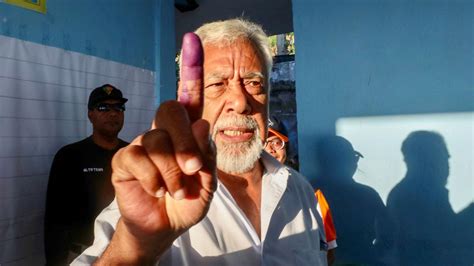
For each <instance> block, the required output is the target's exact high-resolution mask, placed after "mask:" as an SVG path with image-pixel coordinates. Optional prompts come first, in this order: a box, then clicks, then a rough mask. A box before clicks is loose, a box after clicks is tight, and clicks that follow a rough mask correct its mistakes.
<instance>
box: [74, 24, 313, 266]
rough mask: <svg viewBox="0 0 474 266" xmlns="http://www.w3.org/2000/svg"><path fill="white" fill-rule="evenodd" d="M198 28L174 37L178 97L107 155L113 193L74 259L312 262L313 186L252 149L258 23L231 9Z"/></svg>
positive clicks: (259, 127)
mask: <svg viewBox="0 0 474 266" xmlns="http://www.w3.org/2000/svg"><path fill="white" fill-rule="evenodd" d="M196 34H197V35H195V34H192V33H190V34H186V35H185V37H184V39H183V51H182V62H181V80H180V85H179V88H178V101H168V102H165V103H163V104H161V106H160V107H159V109H158V111H157V113H156V116H155V121H154V123H153V126H152V129H151V130H150V131H149V132H147V133H146V134H144V135H142V136H139V137H137V138H136V139H135V140H134V141H133V142H132V144H131V145H130V146H128V147H127V148H124V149H122V150H120V151H119V152H118V153H117V155H116V156H115V157H114V160H113V162H112V165H113V176H112V180H113V183H114V187H115V190H116V201H114V202H113V203H112V204H111V205H110V206H109V207H108V208H107V209H105V210H104V212H102V214H101V215H100V216H99V217H98V218H97V221H96V230H95V232H96V240H95V242H94V245H93V246H92V247H90V248H89V249H88V250H86V251H85V252H84V253H83V254H82V255H81V256H80V257H78V258H77V259H76V260H75V262H74V263H73V264H81V263H92V262H93V261H95V262H96V263H98V264H110V265H114V264H158V265H320V261H319V248H320V247H319V234H318V223H319V224H321V223H320V222H321V221H320V218H319V216H318V214H317V210H316V207H315V206H316V200H315V197H314V194H313V191H312V188H311V186H310V185H309V184H308V183H307V182H306V181H305V180H304V178H303V177H302V176H300V175H299V174H298V173H296V172H293V171H292V170H288V169H287V168H285V167H283V166H282V165H281V164H280V163H278V162H277V161H276V160H275V159H273V158H272V157H271V156H270V155H268V154H267V153H265V152H262V151H263V142H264V141H265V139H266V133H267V132H266V131H267V129H266V121H267V101H268V98H267V97H268V95H269V71H270V67H271V55H270V50H269V47H268V41H267V37H266V35H265V33H264V32H263V30H262V29H261V27H260V26H258V25H256V24H254V23H251V22H248V21H244V20H241V19H233V20H226V21H221V22H214V23H209V24H206V25H204V26H202V27H201V28H199V29H198V30H197V31H196ZM198 36H199V37H198ZM201 43H202V48H201ZM202 54H204V56H202ZM211 139H212V140H211Z"/></svg>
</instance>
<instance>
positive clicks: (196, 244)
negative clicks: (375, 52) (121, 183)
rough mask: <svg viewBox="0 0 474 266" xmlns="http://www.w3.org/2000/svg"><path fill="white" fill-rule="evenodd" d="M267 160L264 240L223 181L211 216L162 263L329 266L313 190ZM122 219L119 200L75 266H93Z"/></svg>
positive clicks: (103, 215) (184, 236)
mask: <svg viewBox="0 0 474 266" xmlns="http://www.w3.org/2000/svg"><path fill="white" fill-rule="evenodd" d="M261 161H262V163H263V165H264V167H265V174H264V175H263V179H262V197H261V240H260V238H259V236H258V235H257V233H256V231H255V229H254V228H253V226H252V224H251V223H250V221H249V220H248V219H247V217H246V216H245V214H244V212H243V211H242V210H241V209H240V208H239V206H238V205H237V203H236V202H235V200H234V199H233V198H232V196H231V194H230V193H229V191H228V190H227V189H226V188H225V187H224V185H223V184H222V183H220V182H218V187H217V190H216V192H215V193H214V198H213V200H212V202H211V205H210V208H209V212H208V213H207V215H206V217H205V218H204V219H203V220H202V221H201V222H199V223H198V224H196V225H194V226H193V227H191V228H190V229H189V230H188V231H187V232H185V233H184V234H182V235H181V236H180V237H179V238H177V239H176V240H175V241H174V242H173V245H172V246H171V247H170V248H169V249H168V250H167V251H166V252H165V253H163V255H162V256H161V258H160V261H159V262H157V263H156V265H192V266H194V265H324V264H325V263H324V262H321V261H320V254H321V252H320V233H319V230H318V229H319V225H318V222H319V224H322V222H321V220H320V217H319V215H318V213H317V210H316V198H315V196H314V192H313V189H312V188H311V186H310V185H309V183H308V182H307V181H306V180H305V179H304V177H303V176H301V175H300V174H299V173H297V172H296V171H294V170H292V169H290V168H287V167H285V166H283V165H282V164H280V163H279V162H278V161H276V160H275V159H274V158H273V157H271V156H270V155H269V154H267V153H266V152H263V153H262V158H261ZM119 218H120V212H119V209H118V206H117V203H116V201H115V200H114V201H113V202H112V203H111V204H110V206H108V207H107V208H106V209H104V211H103V212H102V213H101V214H100V215H99V216H98V217H97V219H96V223H95V229H94V231H95V240H94V244H93V245H92V246H91V247H89V248H88V249H87V250H85V251H84V253H83V254H81V255H80V256H79V257H78V258H76V260H75V261H74V262H73V263H72V265H83V264H92V263H93V261H95V260H96V259H97V258H98V257H99V256H100V255H101V254H102V253H103V252H104V250H105V248H106V247H107V245H108V243H109V242H110V239H111V238H112V235H113V233H114V231H115V226H116V224H117V222H118V220H119Z"/></svg>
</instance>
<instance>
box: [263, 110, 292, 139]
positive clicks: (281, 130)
mask: <svg viewBox="0 0 474 266" xmlns="http://www.w3.org/2000/svg"><path fill="white" fill-rule="evenodd" d="M268 131H269V132H270V133H272V134H274V135H276V136H277V137H279V138H280V139H282V140H283V141H284V142H288V133H287V132H286V129H285V127H284V126H283V123H281V122H280V120H279V119H278V118H277V117H276V116H270V117H269V118H268Z"/></svg>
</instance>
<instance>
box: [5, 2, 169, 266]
mask: <svg viewBox="0 0 474 266" xmlns="http://www.w3.org/2000/svg"><path fill="white" fill-rule="evenodd" d="M47 8H48V11H47V13H46V14H40V13H35V12H32V11H29V10H24V9H21V8H18V7H15V6H10V5H7V4H5V3H0V124H1V127H0V147H1V149H0V169H1V170H0V264H1V265H40V264H44V257H43V215H44V203H45V192H46V185H47V181H48V173H49V167H50V165H51V161H52V158H53V156H54V154H55V152H56V151H57V150H58V149H59V148H60V147H61V146H63V145H64V144H67V143H70V142H73V141H77V140H80V139H82V138H84V137H86V136H88V135H90V134H91V132H92V130H91V126H90V123H89V121H88V120H87V116H86V113H87V108H86V102H87V97H88V95H89V93H90V91H91V90H92V89H93V88H95V87H97V86H99V85H101V84H103V83H111V84H114V85H116V86H117V87H118V88H120V89H122V91H123V93H124V95H125V97H127V98H129V102H128V103H127V111H126V114H125V126H124V129H123V130H122V131H121V133H120V137H121V138H122V139H125V140H128V141H130V140H131V139H132V138H133V137H134V136H136V135H137V134H138V133H140V132H143V131H144V130H146V129H147V128H148V127H149V125H150V121H151V118H152V117H153V115H154V109H155V103H156V102H158V101H159V94H160V90H157V91H156V92H155V72H154V69H155V65H154V54H155V49H159V48H157V47H155V46H154V45H155V44H156V42H157V40H155V39H154V23H155V21H154V12H153V8H154V6H153V1H150V0H140V1H131V0H121V1H92V0H91V1H48V3H47ZM156 26H160V23H159V21H158V22H157V24H156ZM169 31H172V29H170V30H169ZM157 38H160V37H157ZM158 40H159V39H158ZM171 64H173V62H171ZM173 69H174V68H173ZM172 77H174V75H173V76H172ZM173 85H174V84H173ZM173 88H174V86H173Z"/></svg>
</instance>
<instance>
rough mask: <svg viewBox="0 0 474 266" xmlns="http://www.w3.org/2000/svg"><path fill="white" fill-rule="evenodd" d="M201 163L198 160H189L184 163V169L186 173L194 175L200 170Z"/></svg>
mask: <svg viewBox="0 0 474 266" xmlns="http://www.w3.org/2000/svg"><path fill="white" fill-rule="evenodd" d="M201 167H202V163H201V161H200V160H199V159H198V158H191V159H188V160H187V161H186V163H185V164H184V168H185V169H186V171H187V172H188V173H195V172H197V171H199V169H201Z"/></svg>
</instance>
